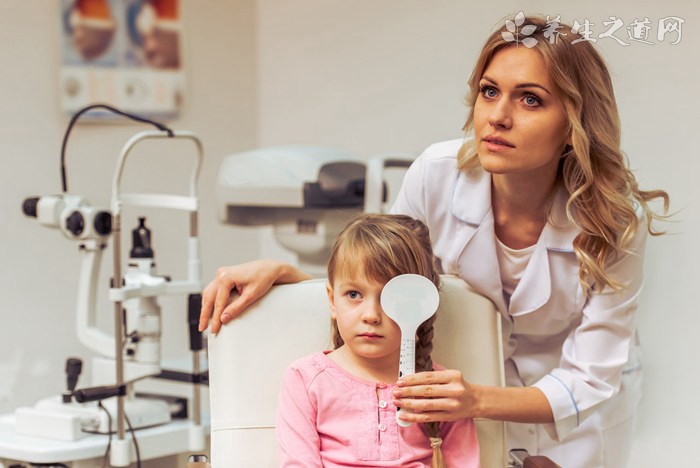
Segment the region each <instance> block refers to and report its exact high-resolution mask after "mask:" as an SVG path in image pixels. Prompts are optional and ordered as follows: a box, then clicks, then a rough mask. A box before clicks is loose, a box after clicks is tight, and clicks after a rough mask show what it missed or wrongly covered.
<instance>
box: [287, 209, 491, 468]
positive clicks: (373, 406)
mask: <svg viewBox="0 0 700 468" xmlns="http://www.w3.org/2000/svg"><path fill="white" fill-rule="evenodd" d="M405 273H414V274H419V275H423V276H425V277H427V278H428V279H430V280H431V281H432V282H433V283H435V285H436V286H439V281H440V277H439V275H438V272H437V270H436V268H435V265H434V262H433V252H432V248H431V247H430V239H429V237H428V229H427V228H426V227H425V225H424V224H423V223H421V222H420V221H416V220H414V219H412V218H409V217H408V216H403V215H384V216H377V215H360V216H358V217H357V218H356V219H355V220H353V221H352V222H351V223H350V224H349V225H348V226H347V227H346V228H345V229H344V230H343V232H341V233H340V234H339V236H338V238H337V239H336V242H335V245H334V247H333V250H332V253H331V257H330V260H329V262H328V284H327V286H326V287H327V292H328V300H329V301H330V306H331V318H332V329H333V344H334V346H335V349H334V350H333V351H324V352H319V353H316V354H313V355H311V356H307V357H305V358H303V359H300V360H298V361H296V362H294V363H293V364H292V365H291V366H290V367H289V368H288V369H287V371H286V373H285V375H284V380H283V383H282V390H281V392H280V401H279V407H278V408H279V409H278V411H277V438H278V441H279V446H280V466H284V467H289V466H303V467H306V468H308V467H341V466H353V467H359V466H373V467H382V466H392V467H396V466H401V467H426V466H433V467H446V466H450V467H453V468H469V467H477V466H479V448H478V444H477V439H476V430H475V427H474V423H473V421H472V420H471V419H461V420H459V421H455V422H450V423H430V424H427V425H422V424H420V425H419V424H414V425H411V426H409V427H399V425H398V424H397V423H396V407H395V406H393V405H392V404H391V400H392V396H391V392H392V390H393V389H394V387H395V386H394V382H395V381H396V378H397V375H398V368H399V353H400V347H401V330H400V329H399V327H398V325H397V324H396V323H395V322H393V321H392V320H391V319H389V318H388V317H387V316H386V314H385V313H384V311H383V310H382V308H381V305H380V302H379V301H380V295H381V292H382V288H383V287H384V285H385V284H386V283H387V281H389V280H390V279H391V278H393V277H395V276H397V275H401V274H405ZM434 321H435V316H433V317H432V318H430V319H428V320H426V321H425V322H424V323H423V324H422V325H421V326H420V327H419V329H418V331H417V340H416V371H417V372H421V371H431V370H433V363H432V360H431V358H430V352H431V350H432V347H433V345H432V338H433V322H434ZM435 367H436V368H438V367H437V366H435ZM431 461H432V462H431ZM431 463H432V464H431Z"/></svg>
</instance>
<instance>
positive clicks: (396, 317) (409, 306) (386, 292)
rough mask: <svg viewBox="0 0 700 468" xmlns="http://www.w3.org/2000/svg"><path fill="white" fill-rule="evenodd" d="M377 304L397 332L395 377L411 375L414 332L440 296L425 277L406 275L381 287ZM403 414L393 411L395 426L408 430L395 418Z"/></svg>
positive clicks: (413, 362)
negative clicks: (397, 372)
mask: <svg viewBox="0 0 700 468" xmlns="http://www.w3.org/2000/svg"><path fill="white" fill-rule="evenodd" d="M380 302H381V304H382V309H384V312H385V313H386V315H388V316H389V318H390V319H391V320H393V321H394V322H396V324H397V325H398V326H399V328H400V329H401V355H400V358H399V378H401V377H402V376H404V375H410V374H415V373H416V331H417V330H418V327H419V326H420V325H421V324H422V323H423V322H425V321H426V320H428V319H429V318H430V317H432V316H433V314H435V312H436V311H437V309H438V306H439V305H440V294H439V293H438V290H437V288H436V287H435V285H434V284H433V282H432V281H430V280H429V279H428V278H426V277H425V276H421V275H413V274H406V275H399V276H396V277H394V278H392V279H391V280H389V281H388V282H387V283H386V285H384V288H383V289H382V294H381V297H380ZM403 411H404V410H403V409H402V408H399V409H398V410H397V411H396V422H397V423H398V424H399V426H402V427H408V426H410V425H411V424H412V423H410V422H408V421H403V420H402V419H399V416H400V414H401V413H402V412H403Z"/></svg>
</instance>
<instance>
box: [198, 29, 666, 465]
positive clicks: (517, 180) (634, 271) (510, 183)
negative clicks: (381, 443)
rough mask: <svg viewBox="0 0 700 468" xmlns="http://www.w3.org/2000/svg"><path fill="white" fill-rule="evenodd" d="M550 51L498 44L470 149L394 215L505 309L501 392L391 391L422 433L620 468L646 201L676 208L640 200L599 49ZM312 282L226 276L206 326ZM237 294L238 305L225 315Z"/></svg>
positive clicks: (422, 382)
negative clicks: (464, 430)
mask: <svg viewBox="0 0 700 468" xmlns="http://www.w3.org/2000/svg"><path fill="white" fill-rule="evenodd" d="M529 25H531V26H530V27H528V26H529ZM533 26H534V31H533ZM561 29H562V30H566V31H570V30H571V28H570V27H568V26H566V25H561ZM504 33H505V34H504ZM527 38H530V39H533V40H534V43H533V41H530V40H528V41H526V42H523V41H524V40H525V39H527ZM550 39H551V37H550V36H549V32H548V24H547V22H546V20H544V19H542V18H526V19H525V22H524V24H522V25H521V26H520V30H519V32H517V33H516V34H515V35H510V36H509V33H508V31H507V28H506V27H505V26H504V27H503V28H501V29H500V30H498V31H496V32H494V33H493V34H492V35H491V36H490V37H489V39H488V40H487V42H486V44H485V45H484V47H483V49H482V51H481V54H480V56H479V59H478V61H477V64H476V67H475V69H474V72H473V73H472V76H471V78H470V82H469V86H470V94H469V97H468V104H469V106H470V112H469V116H468V119H467V122H466V124H465V126H464V130H465V132H466V133H467V135H469V136H470V137H471V135H472V134H473V138H468V139H466V140H464V141H462V140H455V141H449V142H444V143H439V144H436V145H433V146H431V147H430V148H428V149H427V150H426V151H425V153H424V154H423V155H421V156H420V157H419V158H418V159H417V160H416V161H415V163H414V164H413V165H412V166H411V168H410V169H409V171H408V173H407V175H406V178H405V180H404V184H403V187H402V189H401V191H400V193H399V195H398V197H397V201H396V203H395V205H394V207H393V208H392V211H393V212H395V213H402V214H407V215H409V216H412V217H414V218H416V219H419V220H421V221H423V222H424V223H425V224H426V225H427V226H428V227H429V229H430V232H431V240H432V243H433V250H434V252H435V255H436V257H437V258H438V259H439V260H440V262H441V265H442V268H443V270H444V271H445V272H446V273H452V274H457V275H459V276H461V277H462V278H463V279H464V280H465V281H467V282H468V283H469V284H470V285H472V286H473V287H474V288H475V289H476V290H478V291H479V292H481V293H482V294H484V295H485V296H487V297H489V298H490V299H491V300H493V302H494V303H495V304H496V305H497V307H498V309H499V310H500V312H501V313H502V316H503V329H504V331H503V333H504V358H505V360H506V362H505V367H506V382H507V387H506V388H493V387H484V386H479V385H474V384H470V383H469V382H465V381H464V380H463V378H462V376H461V374H460V373H459V372H456V371H450V370H445V371H436V372H427V373H420V374H415V375H411V376H407V377H405V378H403V379H401V380H400V381H399V382H398V383H397V384H398V387H399V388H397V389H396V390H395V393H394V396H395V398H396V399H395V401H394V404H395V405H396V406H400V407H403V408H406V409H408V410H411V411H413V412H407V413H406V414H405V415H404V416H403V418H404V419H406V420H409V421H415V422H430V421H449V420H455V419H459V418H464V417H485V418H492V419H499V420H504V421H507V422H508V432H509V434H508V435H509V444H510V445H511V447H519V448H525V449H527V450H528V451H530V453H535V454H540V455H546V456H549V457H550V458H551V459H553V460H554V461H555V462H557V463H559V464H560V465H562V466H566V467H567V468H570V467H578V466H580V467H586V468H591V467H596V466H606V467H622V466H625V465H626V463H627V459H628V455H629V448H630V446H631V441H632V435H633V418H634V414H635V411H636V407H637V405H638V402H639V399H640V396H641V394H640V385H641V361H640V351H639V346H638V341H637V337H636V327H635V319H634V312H635V310H636V302H637V298H638V296H639V292H640V289H641V284H642V264H643V253H644V244H645V240H646V235H647V233H651V234H658V233H657V232H656V231H654V230H653V229H652V228H651V221H652V220H653V219H655V218H659V216H658V215H656V214H654V213H653V212H652V211H651V209H650V208H649V206H648V205H647V202H648V201H650V200H651V199H654V198H659V197H660V198H662V199H663V200H664V207H665V208H666V207H667V205H668V195H667V194H666V193H665V192H663V191H651V192H646V191H642V190H639V188H638V187H637V182H636V180H635V178H634V176H633V175H632V174H631V172H630V171H629V169H628V168H627V166H626V162H625V158H624V156H623V155H622V153H621V150H620V122H619V118H618V112H617V106H616V103H615V98H614V92H613V88H612V82H611V79H610V75H609V72H608V70H607V67H606V65H605V63H604V61H603V60H602V58H601V57H600V55H599V54H598V53H597V52H596V50H595V49H594V47H593V46H592V45H591V44H590V43H589V42H587V41H580V39H581V36H580V35H578V34H575V33H572V32H567V33H566V35H564V34H562V35H560V36H558V37H557V38H555V39H556V40H553V41H550ZM525 44H527V46H526V45H525ZM529 46H532V47H529ZM262 272H264V273H262ZM305 277H306V276H305V274H303V273H302V272H300V271H298V270H296V269H294V268H293V267H290V266H288V265H281V264H279V263H277V262H271V261H264V262H260V263H253V264H247V265H243V266H240V267H232V268H229V269H221V270H219V273H218V274H217V277H216V279H215V280H214V281H212V283H211V284H210V285H209V286H208V287H207V288H206V289H205V291H204V302H203V309H202V323H201V326H202V328H205V327H206V325H207V323H208V318H209V315H210V314H211V312H212V309H213V319H212V331H216V330H217V329H218V327H219V326H220V322H226V321H228V320H230V317H232V316H233V315H235V314H237V313H239V312H240V311H241V310H242V309H243V308H245V306H246V305H248V304H250V303H251V302H253V301H254V300H256V299H257V298H258V297H260V296H261V295H262V294H263V293H264V292H265V291H267V289H268V288H269V287H270V285H272V284H273V283H276V282H287V281H297V280H300V279H303V278H305ZM233 288H236V289H238V290H239V292H240V293H241V299H240V303H234V304H231V305H230V306H229V307H227V309H226V310H225V311H224V314H223V315H222V313H221V312H222V308H223V307H222V306H223V305H225V304H226V300H227V299H228V295H229V292H230V290H231V289H233ZM222 317H223V318H222ZM427 396H429V397H430V398H424V397H427Z"/></svg>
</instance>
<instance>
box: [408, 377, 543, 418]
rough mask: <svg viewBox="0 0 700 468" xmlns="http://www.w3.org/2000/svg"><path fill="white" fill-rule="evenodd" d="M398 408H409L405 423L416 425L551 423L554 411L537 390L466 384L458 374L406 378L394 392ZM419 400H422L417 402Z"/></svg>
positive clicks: (532, 388)
mask: <svg viewBox="0 0 700 468" xmlns="http://www.w3.org/2000/svg"><path fill="white" fill-rule="evenodd" d="M394 397H395V398H396V400H395V401H394V405H396V406H398V407H401V408H405V409H407V410H408V411H410V412H405V413H404V414H403V415H402V416H401V419H403V420H405V421H413V422H431V421H456V420H458V419H463V418H487V419H496V420H501V421H513V422H528V423H550V422H553V421H554V416H553V414H552V409H551V407H550V406H549V402H548V401H547V398H546V397H545V396H544V393H542V391H541V390H540V389H538V388H534V387H489V386H484V385H474V384H470V383H468V382H465V381H464V378H463V377H462V373H461V372H459V371H456V370H444V371H434V372H419V373H417V374H411V375H407V376H405V377H402V378H401V380H399V381H398V382H397V388H396V389H395V390H394ZM416 397H418V398H416Z"/></svg>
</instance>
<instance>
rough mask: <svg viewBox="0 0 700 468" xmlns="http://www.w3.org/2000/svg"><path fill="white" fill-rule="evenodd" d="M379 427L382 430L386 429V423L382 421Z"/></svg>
mask: <svg viewBox="0 0 700 468" xmlns="http://www.w3.org/2000/svg"><path fill="white" fill-rule="evenodd" d="M377 427H378V428H379V430H380V431H382V432H384V431H386V424H383V423H382V424H379V425H378V426H377Z"/></svg>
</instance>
